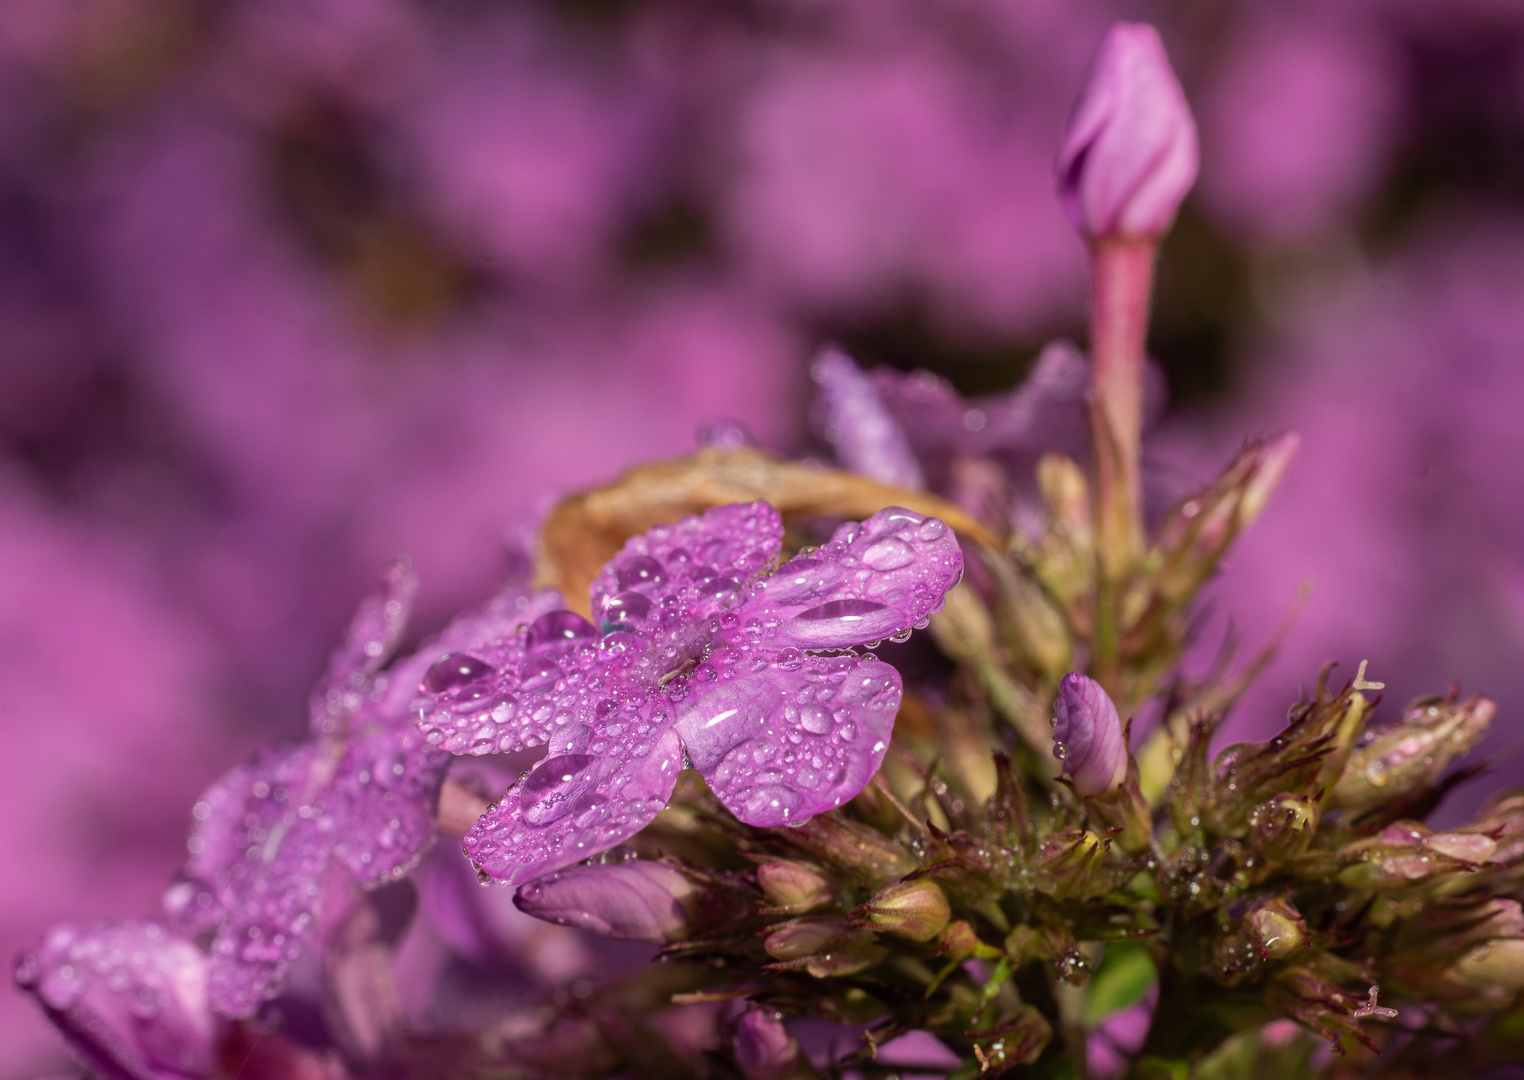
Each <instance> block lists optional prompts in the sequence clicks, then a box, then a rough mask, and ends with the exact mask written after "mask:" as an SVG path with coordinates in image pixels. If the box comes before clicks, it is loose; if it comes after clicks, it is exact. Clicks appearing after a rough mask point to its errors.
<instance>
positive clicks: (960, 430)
mask: <svg viewBox="0 0 1524 1080" xmlns="http://www.w3.org/2000/svg"><path fill="white" fill-rule="evenodd" d="M870 377H871V378H872V380H873V384H874V387H875V388H876V389H877V390H878V394H879V397H880V399H881V400H882V401H883V403H884V406H885V408H886V409H887V410H888V411H889V414H890V415H891V416H893V417H894V418H895V419H896V420H898V421H899V424H900V426H901V428H902V429H903V430H904V432H905V437H906V439H907V440H908V441H909V443H910V446H911V447H912V449H913V450H914V451H915V454H916V457H917V458H918V459H919V461H920V463H921V467H922V469H923V470H924V471H925V473H926V475H927V477H928V478H929V479H930V481H931V483H932V485H933V486H934V487H938V488H941V487H943V486H944V484H945V481H946V479H947V475H948V470H949V464H950V462H951V461H952V460H953V459H954V458H957V457H969V458H977V457H988V458H994V459H995V460H997V461H999V462H1000V463H1001V464H1002V465H1004V466H1005V467H1006V469H1007V471H1008V473H1010V474H1011V475H1012V476H1013V477H1015V476H1019V475H1021V474H1022V473H1023V472H1026V471H1030V469H1031V468H1032V466H1033V465H1034V464H1035V463H1036V460H1037V458H1038V457H1039V456H1040V455H1041V454H1042V453H1043V452H1044V451H1046V450H1066V451H1068V452H1070V453H1079V452H1080V451H1081V450H1082V449H1083V447H1084V445H1085V439H1086V437H1087V429H1086V427H1085V390H1086V387H1087V386H1088V385H1089V381H1090V362H1089V361H1088V360H1087V359H1086V358H1085V356H1084V354H1083V353H1081V352H1080V351H1079V350H1078V349H1077V348H1075V347H1074V346H1073V345H1072V344H1070V343H1069V342H1067V341H1055V342H1052V343H1051V344H1049V345H1048V346H1047V348H1045V349H1043V351H1042V353H1041V355H1039V356H1038V358H1037V361H1036V363H1035V364H1033V366H1032V370H1031V372H1030V373H1029V374H1028V375H1027V377H1026V379H1025V380H1024V381H1023V382H1022V383H1021V385H1020V386H1018V387H1016V388H1015V389H1014V390H1011V391H1010V392H1008V393H1004V394H991V395H988V396H986V397H980V398H965V397H963V396H962V395H961V394H959V393H958V391H957V390H955V389H953V387H952V385H951V384H950V383H948V382H947V381H946V380H945V379H941V378H938V377H937V376H935V375H932V374H930V373H929V372H925V371H917V372H913V373H910V374H905V373H903V372H898V371H893V370H890V369H887V368H879V369H877V370H876V371H874V372H873V373H872V374H871V376H870Z"/></svg>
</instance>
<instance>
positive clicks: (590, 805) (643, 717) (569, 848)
mask: <svg viewBox="0 0 1524 1080" xmlns="http://www.w3.org/2000/svg"><path fill="white" fill-rule="evenodd" d="M659 705H660V706H661V707H662V708H664V707H665V703H664V702H661V703H659ZM658 722H659V723H660V726H658ZM666 722H667V717H666V716H665V715H664V714H662V713H661V712H660V709H658V708H649V709H647V710H643V711H642V713H641V714H640V715H639V717H638V718H637V720H636V722H635V728H636V730H633V731H632V732H620V733H618V734H617V735H614V736H612V737H608V736H605V737H600V738H599V739H597V740H595V741H593V742H591V743H590V744H589V745H587V746H586V747H585V748H584V749H583V750H581V751H578V752H573V753H565V754H556V755H555V756H553V757H548V758H545V759H544V760H542V761H540V762H539V763H537V764H536V765H535V767H534V768H532V769H530V770H529V774H528V775H527V776H526V777H525V778H524V779H523V780H522V781H520V782H519V783H518V784H516V785H515V786H513V787H511V788H509V789H508V793H507V794H506V795H504V796H503V798H502V800H501V801H500V802H498V803H497V804H496V805H495V806H494V807H493V808H492V809H490V810H488V811H487V813H485V814H483V815H482V816H481V817H480V818H478V819H477V821H476V824H475V825H473V826H472V827H471V831H470V832H468V833H467V834H466V840H465V852H466V855H467V856H468V857H469V858H470V859H471V861H472V862H473V863H474V864H475V865H476V868H477V870H478V872H480V873H483V874H486V875H487V876H488V877H492V878H495V879H497V880H498V881H500V882H502V883H504V884H506V885H521V884H523V883H524V882H526V881H531V880H533V879H534V878H537V877H539V876H541V875H542V874H546V873H549V872H550V871H552V870H560V869H562V868H563V867H567V866H571V865H572V864H574V863H578V862H581V861H582V860H583V859H586V858H587V857H589V856H591V855H596V854H598V853H599V852H601V851H607V850H608V849H609V848H611V847H613V846H614V845H615V844H618V843H621V842H622V841H625V840H628V839H629V838H630V837H632V836H634V835H635V834H636V833H637V832H639V831H640V830H641V829H643V828H645V827H646V825H648V824H649V823H650V822H651V819H652V818H654V817H656V815H657V814H659V813H660V812H661V811H662V809H663V807H665V806H666V805H667V800H669V799H670V798H671V797H672V789H673V786H674V785H675V784H676V783H677V774H678V772H679V770H680V769H681V768H682V740H680V739H679V738H678V736H677V733H676V732H674V731H673V730H671V728H670V727H667V726H666ZM641 724H644V725H646V726H647V727H648V728H649V730H648V731H646V732H645V733H640V732H639V731H638V727H639V726H640V725H641Z"/></svg>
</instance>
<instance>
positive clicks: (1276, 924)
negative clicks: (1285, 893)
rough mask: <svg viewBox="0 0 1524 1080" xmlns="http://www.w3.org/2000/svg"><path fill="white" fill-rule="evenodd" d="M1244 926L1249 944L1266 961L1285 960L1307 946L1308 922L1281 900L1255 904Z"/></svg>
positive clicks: (1246, 917) (1277, 898)
mask: <svg viewBox="0 0 1524 1080" xmlns="http://www.w3.org/2000/svg"><path fill="white" fill-rule="evenodd" d="M1243 927H1244V931H1245V937H1246V938H1247V939H1248V941H1249V943H1250V944H1251V945H1253V946H1255V947H1256V948H1257V949H1259V953H1260V956H1262V957H1263V958H1264V959H1266V960H1284V959H1285V958H1286V957H1288V956H1290V955H1291V954H1292V953H1294V952H1296V951H1297V950H1298V949H1300V948H1301V947H1302V946H1303V945H1305V944H1306V943H1307V923H1306V921H1305V920H1303V918H1302V916H1301V913H1300V912H1298V911H1297V909H1296V908H1294V907H1292V906H1291V903H1290V901H1288V900H1285V899H1283V898H1281V897H1274V898H1273V899H1270V900H1261V901H1259V902H1258V903H1255V904H1254V905H1252V906H1251V907H1250V908H1249V910H1248V911H1247V912H1246V913H1245V914H1244V921H1243Z"/></svg>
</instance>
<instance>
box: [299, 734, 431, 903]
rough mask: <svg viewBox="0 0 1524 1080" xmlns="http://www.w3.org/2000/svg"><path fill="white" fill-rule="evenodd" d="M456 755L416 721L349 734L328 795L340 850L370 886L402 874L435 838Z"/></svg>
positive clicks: (341, 856) (347, 863)
mask: <svg viewBox="0 0 1524 1080" xmlns="http://www.w3.org/2000/svg"><path fill="white" fill-rule="evenodd" d="M452 760H454V759H453V758H452V757H451V756H450V755H449V754H447V753H445V752H444V751H442V750H436V749H435V748H434V747H432V746H430V745H428V743H427V742H425V741H424V737H423V734H422V733H421V732H419V731H418V730H417V729H416V728H414V727H413V726H412V725H410V724H403V725H400V726H391V727H379V726H378V727H376V728H374V729H372V730H370V731H367V732H365V733H361V734H356V735H355V736H353V737H352V738H351V739H350V740H349V744H348V746H347V747H346V748H345V751H344V756H343V758H342V759H341V760H340V761H339V765H338V770H337V771H336V772H335V774H334V778H333V782H332V784H331V785H330V787H329V790H328V794H327V797H326V802H327V804H328V805H329V806H330V807H332V809H333V811H334V817H335V820H336V821H338V822H339V823H340V827H339V829H338V835H337V838H336V840H335V844H334V854H336V855H337V856H338V857H339V859H340V860H341V861H342V862H343V863H344V865H345V866H347V867H348V868H349V872H350V873H351V874H353V875H354V876H355V879H356V880H357V881H359V883H360V884H361V885H363V886H365V887H366V888H373V887H374V886H376V885H380V884H382V883H383V882H386V881H392V880H395V879H397V878H400V877H402V876H403V875H404V874H406V873H407V872H408V871H409V870H411V869H412V868H413V866H414V865H415V864H416V863H417V861H418V859H419V858H420V857H421V856H422V855H423V853H424V851H425V850H427V849H428V847H429V845H430V844H431V843H433V841H434V813H435V810H436V808H437V807H438V804H439V789H440V786H441V785H442V784H443V783H444V778H445V773H446V772H448V771H449V767H450V762H451V761H452Z"/></svg>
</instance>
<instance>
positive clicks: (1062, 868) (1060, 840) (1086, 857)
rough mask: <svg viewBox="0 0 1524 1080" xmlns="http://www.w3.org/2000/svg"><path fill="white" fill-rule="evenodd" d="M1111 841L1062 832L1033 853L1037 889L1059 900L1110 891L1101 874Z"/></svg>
mask: <svg viewBox="0 0 1524 1080" xmlns="http://www.w3.org/2000/svg"><path fill="white" fill-rule="evenodd" d="M1110 849H1111V841H1110V840H1108V839H1106V838H1104V837H1101V836H1097V835H1096V834H1095V833H1093V832H1087V831H1085V830H1083V829H1066V830H1064V831H1063V832H1060V833H1055V834H1054V835H1052V836H1050V837H1048V839H1046V840H1044V841H1043V842H1042V846H1041V847H1040V848H1039V849H1038V852H1037V867H1036V869H1037V887H1038V888H1039V889H1041V890H1042V891H1043V892H1045V893H1048V894H1049V895H1050V896H1053V897H1055V898H1057V899H1059V900H1067V899H1070V898H1085V897H1089V896H1098V895H1100V894H1101V893H1103V892H1105V891H1106V890H1107V889H1108V888H1109V887H1110V881H1109V880H1108V875H1107V874H1106V872H1105V862H1106V854H1107V852H1108V851H1109V850H1110Z"/></svg>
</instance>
